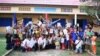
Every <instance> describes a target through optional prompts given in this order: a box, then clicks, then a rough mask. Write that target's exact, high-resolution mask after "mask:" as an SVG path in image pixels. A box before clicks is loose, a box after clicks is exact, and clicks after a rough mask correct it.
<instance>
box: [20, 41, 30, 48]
mask: <svg viewBox="0 0 100 56" xmlns="http://www.w3.org/2000/svg"><path fill="white" fill-rule="evenodd" d="M29 43H30V41H29V40H28V39H25V40H24V41H22V43H21V46H22V47H24V48H26V47H28V46H29Z"/></svg>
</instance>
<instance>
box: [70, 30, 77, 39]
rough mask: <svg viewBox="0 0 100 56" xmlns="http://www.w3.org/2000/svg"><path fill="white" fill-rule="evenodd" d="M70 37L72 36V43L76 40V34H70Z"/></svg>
mask: <svg viewBox="0 0 100 56" xmlns="http://www.w3.org/2000/svg"><path fill="white" fill-rule="evenodd" d="M71 35H72V39H73V41H75V40H77V33H75V32H72V34H71Z"/></svg>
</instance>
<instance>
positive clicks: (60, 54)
mask: <svg viewBox="0 0 100 56" xmlns="http://www.w3.org/2000/svg"><path fill="white" fill-rule="evenodd" d="M8 56H90V55H89V54H87V53H83V54H75V53H74V52H72V51H65V50H44V51H36V52H20V51H12V52H11V53H10V54H9V55H8Z"/></svg>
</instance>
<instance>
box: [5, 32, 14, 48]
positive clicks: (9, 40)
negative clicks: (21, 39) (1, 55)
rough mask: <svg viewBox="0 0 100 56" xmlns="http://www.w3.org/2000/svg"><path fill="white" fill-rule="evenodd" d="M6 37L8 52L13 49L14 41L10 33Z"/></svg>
mask: <svg viewBox="0 0 100 56" xmlns="http://www.w3.org/2000/svg"><path fill="white" fill-rule="evenodd" d="M5 37H6V49H7V50H9V49H12V40H11V37H12V35H11V34H10V33H7V34H6V36H5Z"/></svg>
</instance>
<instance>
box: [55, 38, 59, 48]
mask: <svg viewBox="0 0 100 56" xmlns="http://www.w3.org/2000/svg"><path fill="white" fill-rule="evenodd" d="M55 46H56V49H60V37H59V36H58V37H56V39H55Z"/></svg>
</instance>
